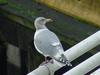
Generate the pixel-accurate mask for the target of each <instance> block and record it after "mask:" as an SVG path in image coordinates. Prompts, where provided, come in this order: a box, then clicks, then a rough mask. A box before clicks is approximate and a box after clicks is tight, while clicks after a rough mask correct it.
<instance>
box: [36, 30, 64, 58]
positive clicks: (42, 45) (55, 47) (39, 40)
mask: <svg viewBox="0 0 100 75" xmlns="http://www.w3.org/2000/svg"><path fill="white" fill-rule="evenodd" d="M34 45H35V48H36V49H37V50H38V51H39V52H40V53H41V54H43V55H44V56H50V57H54V56H56V55H57V54H61V53H62V52H63V51H64V50H63V47H62V45H61V43H60V41H59V39H58V37H57V36H56V34H54V33H53V32H51V31H49V30H44V31H41V32H40V33H38V35H36V36H35V38H34Z"/></svg>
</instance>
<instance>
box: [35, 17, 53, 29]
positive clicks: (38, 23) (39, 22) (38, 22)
mask: <svg viewBox="0 0 100 75" xmlns="http://www.w3.org/2000/svg"><path fill="white" fill-rule="evenodd" d="M48 22H52V19H48V18H45V17H38V18H36V19H35V21H34V25H35V28H36V29H43V28H46V26H45V25H46V23H48Z"/></svg>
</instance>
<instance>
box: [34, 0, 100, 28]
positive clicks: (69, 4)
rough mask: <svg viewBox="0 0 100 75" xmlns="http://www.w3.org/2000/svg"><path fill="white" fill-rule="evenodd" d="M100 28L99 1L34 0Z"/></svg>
mask: <svg viewBox="0 0 100 75" xmlns="http://www.w3.org/2000/svg"><path fill="white" fill-rule="evenodd" d="M36 1H37V2H41V3H43V4H46V5H48V6H50V7H51V8H54V9H56V10H58V11H61V12H63V13H65V14H67V15H68V14H69V15H71V16H74V17H75V18H78V19H81V20H84V21H87V22H91V23H93V24H95V25H97V26H99V27H100V0H36Z"/></svg>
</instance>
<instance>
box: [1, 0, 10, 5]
mask: <svg viewBox="0 0 100 75" xmlns="http://www.w3.org/2000/svg"><path fill="white" fill-rule="evenodd" d="M7 2H8V0H0V4H5V3H7Z"/></svg>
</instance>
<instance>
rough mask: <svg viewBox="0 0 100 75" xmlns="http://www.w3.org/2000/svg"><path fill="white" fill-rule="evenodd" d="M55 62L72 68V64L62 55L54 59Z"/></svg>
mask: <svg viewBox="0 0 100 75" xmlns="http://www.w3.org/2000/svg"><path fill="white" fill-rule="evenodd" d="M54 59H55V60H56V61H58V62H60V63H62V64H66V65H68V66H72V64H71V63H70V62H69V61H68V60H67V58H66V57H65V55H64V54H61V57H59V58H54Z"/></svg>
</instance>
